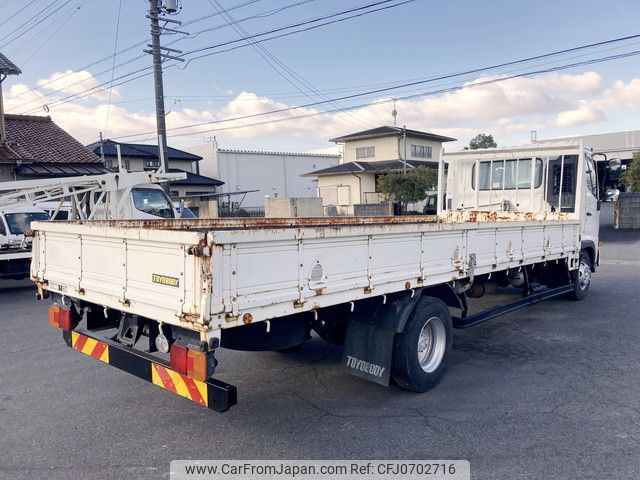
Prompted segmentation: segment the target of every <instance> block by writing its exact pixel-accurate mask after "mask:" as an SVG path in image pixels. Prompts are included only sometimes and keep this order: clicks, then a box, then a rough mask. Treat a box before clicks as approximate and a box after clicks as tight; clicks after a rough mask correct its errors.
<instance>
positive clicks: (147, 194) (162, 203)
mask: <svg viewBox="0 0 640 480" xmlns="http://www.w3.org/2000/svg"><path fill="white" fill-rule="evenodd" d="M133 204H134V205H135V207H136V208H137V209H138V210H140V211H141V212H144V213H147V214H149V215H153V216H155V217H162V218H173V207H172V206H171V202H170V201H169V199H168V198H167V196H166V195H165V194H164V192H163V191H162V190H156V189H151V188H135V189H133Z"/></svg>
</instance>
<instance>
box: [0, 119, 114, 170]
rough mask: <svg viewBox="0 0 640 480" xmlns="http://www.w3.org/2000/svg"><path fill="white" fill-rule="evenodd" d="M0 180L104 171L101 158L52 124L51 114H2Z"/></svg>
mask: <svg viewBox="0 0 640 480" xmlns="http://www.w3.org/2000/svg"><path fill="white" fill-rule="evenodd" d="M3 117H4V124H5V129H6V130H5V131H6V139H5V141H3V142H1V143H0V181H11V180H28V179H31V180H33V179H38V178H51V177H71V176H76V175H99V174H101V173H106V172H108V170H107V169H106V168H105V166H104V164H103V162H102V160H101V158H100V157H99V156H97V155H96V154H95V153H93V152H91V151H90V150H88V149H86V148H85V147H84V146H83V145H82V144H81V143H80V142H79V141H77V140H76V139H75V138H73V137H72V136H71V135H69V134H68V133H67V132H65V131H64V130H63V129H62V128H60V127H59V126H58V125H56V124H55V123H54V122H53V121H52V120H51V117H42V116H31V115H10V114H6V115H3Z"/></svg>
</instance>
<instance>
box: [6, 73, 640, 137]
mask: <svg viewBox="0 0 640 480" xmlns="http://www.w3.org/2000/svg"><path fill="white" fill-rule="evenodd" d="M65 75H66V76H65ZM63 76H64V78H63ZM70 79H73V80H70ZM496 79H497V77H481V78H477V79H476V80H474V81H472V82H469V83H467V88H463V89H461V90H456V91H451V92H448V93H445V94H440V95H434V96H425V97H422V98H417V99H413V100H401V101H398V103H397V110H398V112H399V115H398V124H399V125H403V124H405V125H407V126H408V127H409V128H414V129H423V130H427V131H433V132H435V133H441V134H444V135H449V136H453V137H455V138H459V139H460V140H461V142H460V144H464V143H466V142H467V141H468V140H469V138H471V137H473V136H474V135H475V134H477V133H478V132H486V133H492V134H493V135H494V137H495V138H496V139H497V140H498V142H499V143H500V144H502V145H504V144H508V143H511V144H512V143H513V142H514V141H515V140H523V139H524V141H527V139H528V138H529V132H530V131H531V130H538V131H539V132H553V134H552V135H549V134H547V136H559V135H561V134H562V133H563V131H562V129H567V128H575V127H576V126H584V125H588V124H593V123H597V122H604V121H605V120H606V119H607V118H611V117H612V114H611V113H610V112H613V111H615V110H618V109H633V108H638V107H640V78H636V79H633V80H631V81H629V82H626V83H625V82H622V81H616V82H614V83H612V84H610V85H608V86H607V85H605V84H604V81H603V78H602V76H601V75H600V74H598V73H596V72H585V73H581V74H558V73H548V74H544V75H539V76H536V77H531V78H513V79H508V80H504V81H499V82H493V80H496ZM80 80H82V83H80V84H77V85H69V84H70V83H74V82H76V81H80ZM48 82H49V83H48ZM37 84H38V85H40V86H41V89H42V90H45V91H47V92H49V93H50V92H53V91H54V90H56V89H58V88H63V89H64V90H65V94H67V95H68V94H71V93H78V92H79V91H81V90H85V89H87V88H90V87H91V86H95V85H97V80H96V79H95V78H94V77H92V76H91V74H89V73H88V72H70V71H67V72H62V73H54V74H52V75H50V76H49V77H48V78H46V79H41V80H39V81H38V82H37ZM64 85H67V86H66V87H64ZM432 88H433V89H436V88H438V87H437V86H435V85H434V86H433V87H432ZM28 90H29V87H27V86H26V85H22V84H16V85H13V86H12V87H11V88H10V89H9V90H8V92H7V94H6V99H5V106H6V109H7V111H12V112H20V113H22V112H24V111H25V106H24V104H25V103H26V102H30V103H29V104H28V105H27V106H30V107H31V108H33V107H34V106H35V107H39V106H41V105H43V104H44V103H52V99H53V100H55V98H60V96H63V94H61V93H58V94H57V97H56V95H53V96H52V97H44V96H43V93H40V91H39V90H38V91H28ZM104 93H105V92H103V93H102V94H103V96H100V95H94V96H92V98H90V99H89V100H88V101H83V102H72V103H66V104H61V105H59V106H52V107H51V112H50V115H51V116H52V117H53V119H54V120H55V121H56V122H57V123H58V124H60V126H62V127H63V128H65V129H66V130H68V131H69V132H70V133H71V134H72V135H74V136H75V137H77V138H78V139H79V140H80V141H82V142H84V143H89V142H93V141H95V140H96V139H97V138H98V133H99V132H100V131H103V130H104V126H105V118H106V112H107V109H108V106H107V104H106V101H105V97H104ZM380 100H387V99H380ZM377 102H379V101H376V100H374V101H372V102H371V103H370V104H369V105H367V106H365V107H362V108H359V109H356V110H353V111H350V112H337V113H327V112H325V111H324V110H323V108H322V107H321V106H317V107H314V108H297V109H295V110H286V109H288V108H289V107H290V105H289V104H286V103H283V102H280V101H277V100H274V99H271V98H268V97H265V96H259V95H257V94H255V93H252V92H240V93H238V94H237V96H236V97H235V98H233V99H232V100H230V101H229V102H227V103H226V104H224V105H223V106H221V107H217V108H216V105H219V104H217V103H215V104H213V103H209V102H206V101H203V102H202V104H201V109H198V108H182V107H181V106H180V105H177V106H175V107H174V109H173V110H172V111H171V113H170V114H168V115H167V126H168V127H169V128H170V129H171V128H175V127H181V126H185V125H191V124H198V123H206V122H220V123H211V124H208V125H203V126H200V127H195V128H189V129H181V130H173V131H170V138H169V140H170V142H171V141H172V138H171V135H172V134H173V135H175V134H182V133H184V132H191V131H193V132H196V133H194V135H192V136H191V137H188V136H186V137H185V136H180V137H174V139H173V141H174V142H180V143H184V142H185V141H186V140H188V139H189V138H191V139H192V140H193V141H194V142H198V141H201V140H202V138H203V137H209V136H211V135H216V136H218V137H219V138H220V139H221V140H222V141H224V139H229V141H234V140H242V141H243V142H244V143H247V142H251V141H259V142H260V143H261V144H262V145H265V142H267V144H268V143H269V142H274V143H277V144H278V145H286V143H287V142H290V143H293V144H300V143H305V144H310V145H312V144H313V143H315V144H317V145H323V144H326V143H325V142H327V140H328V139H329V138H333V137H335V136H339V135H341V134H344V133H348V132H353V131H357V130H364V129H366V128H370V127H374V126H379V125H383V124H390V123H391V121H392V117H391V109H392V103H390V102H386V103H377ZM325 107H326V108H327V109H334V108H335V105H330V104H327V105H326V106H325ZM127 108H130V107H129V106H125V104H119V105H112V106H111V107H110V109H109V125H108V136H109V137H118V136H123V135H131V134H137V133H140V132H147V131H149V132H153V131H154V130H155V115H154V112H153V110H152V109H149V110H147V111H144V112H135V111H133V110H128V109H127ZM280 109H282V110H286V111H283V112H281V113H279V114H275V115H260V114H262V113H264V112H269V111H272V110H280ZM245 116H251V118H246V119H242V120H237V121H233V122H222V121H223V120H226V119H229V118H236V117H245ZM281 119H285V120H286V121H278V120H281ZM274 120H276V121H274ZM571 133H573V132H571ZM154 138H155V134H153V133H151V134H149V135H147V136H146V138H145V136H143V137H141V138H140V137H137V138H136V140H142V139H146V140H148V141H152V140H153V139H154ZM311 148H312V147H311ZM451 148H452V145H451V144H449V145H448V149H451Z"/></svg>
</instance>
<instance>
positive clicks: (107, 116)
mask: <svg viewBox="0 0 640 480" xmlns="http://www.w3.org/2000/svg"><path fill="white" fill-rule="evenodd" d="M121 13H122V0H120V2H119V3H118V15H117V18H116V34H115V39H114V41H113V63H112V64H111V83H110V85H109V101H108V103H107V114H106V115H105V120H104V135H105V137H106V136H107V128H108V127H109V111H110V110H111V94H112V93H113V77H114V73H115V66H116V52H117V51H118V35H119V33H120V14H121Z"/></svg>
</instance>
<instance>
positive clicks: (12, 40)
mask: <svg viewBox="0 0 640 480" xmlns="http://www.w3.org/2000/svg"><path fill="white" fill-rule="evenodd" d="M57 2H58V0H55V1H54V2H52V3H51V4H49V7H51V6H53V5H55V4H56V3H57ZM69 3H71V0H66V1H65V2H64V3H63V4H62V5H61V6H60V7H59V8H60V9H62V8H64V7H65V6H67V5H68V4H69ZM49 7H47V8H46V9H48V8H49ZM46 9H45V10H46ZM43 11H44V10H43ZM48 19H49V14H48V13H47V14H46V15H44V16H43V17H42V18H41V19H39V20H38V21H37V22H36V23H34V24H33V25H31V26H30V27H29V28H27V29H26V30H24V31H22V32H21V33H20V34H18V35H16V36H15V37H13V38H11V39H10V40H9V41H7V42H5V43H4V44H2V46H1V47H0V48H6V47H7V45H10V44H11V43H13V42H15V41H16V40H17V39H19V38H20V37H22V36H23V35H25V34H27V33H28V32H30V31H31V30H33V29H34V28H36V27H37V26H38V25H40V24H41V23H42V22H44V21H45V20H48ZM34 20H35V18H34ZM27 23H28V22H27ZM19 28H22V27H19ZM14 31H15V30H14ZM9 35H11V34H9ZM7 36H8V35H7ZM7 36H4V37H3V38H2V39H0V41H2V40H4V39H5V38H7Z"/></svg>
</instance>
